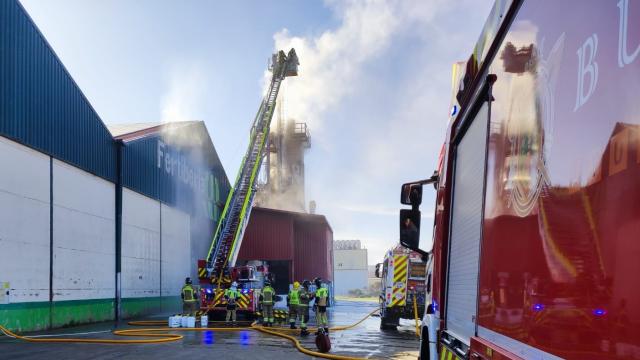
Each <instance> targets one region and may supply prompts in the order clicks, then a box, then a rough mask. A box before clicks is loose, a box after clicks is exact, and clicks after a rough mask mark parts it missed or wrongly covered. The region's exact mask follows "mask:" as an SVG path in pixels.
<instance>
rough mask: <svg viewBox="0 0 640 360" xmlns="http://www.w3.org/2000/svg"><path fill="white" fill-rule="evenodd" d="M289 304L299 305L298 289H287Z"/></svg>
mask: <svg viewBox="0 0 640 360" xmlns="http://www.w3.org/2000/svg"><path fill="white" fill-rule="evenodd" d="M289 305H300V290H295V289H293V290H291V291H289Z"/></svg>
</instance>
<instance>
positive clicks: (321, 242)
mask: <svg viewBox="0 0 640 360" xmlns="http://www.w3.org/2000/svg"><path fill="white" fill-rule="evenodd" d="M332 251H333V232H332V230H331V227H329V224H328V223H327V221H326V219H325V218H324V216H319V215H309V214H304V213H294V212H288V211H280V210H273V209H265V208H254V209H253V210H252V211H251V218H250V219H249V225H247V230H246V231H245V234H244V238H243V240H242V245H241V247H240V253H239V255H238V260H241V261H242V260H267V261H268V260H292V264H293V269H292V274H290V275H291V277H292V278H293V279H294V280H297V281H302V280H304V279H308V280H313V278H315V277H316V276H319V277H322V278H323V279H328V280H332V268H333V261H332V258H333V256H332V255H333V254H332Z"/></svg>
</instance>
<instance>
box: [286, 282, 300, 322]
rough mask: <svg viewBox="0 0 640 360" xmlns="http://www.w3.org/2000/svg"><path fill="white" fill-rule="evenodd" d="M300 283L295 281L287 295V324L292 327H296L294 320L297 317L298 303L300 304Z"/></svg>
mask: <svg viewBox="0 0 640 360" xmlns="http://www.w3.org/2000/svg"><path fill="white" fill-rule="evenodd" d="M299 292H300V283H299V282H297V281H295V282H294V283H293V286H292V287H291V290H289V295H287V306H288V307H289V325H290V327H291V328H292V329H296V320H297V317H298V305H300V293H299Z"/></svg>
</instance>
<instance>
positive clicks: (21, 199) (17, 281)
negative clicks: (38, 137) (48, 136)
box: [0, 137, 50, 302]
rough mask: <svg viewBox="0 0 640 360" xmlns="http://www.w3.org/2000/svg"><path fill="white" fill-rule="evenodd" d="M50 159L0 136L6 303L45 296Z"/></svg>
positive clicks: (0, 276) (0, 238) (0, 273)
mask: <svg viewBox="0 0 640 360" xmlns="http://www.w3.org/2000/svg"><path fill="white" fill-rule="evenodd" d="M49 161H50V159H49V157H48V156H46V155H43V154H41V153H39V152H36V151H34V150H31V149H29V148H27V147H25V146H22V145H19V144H18V143H16V142H13V141H10V140H8V139H6V138H4V137H0V169H1V170H0V283H2V282H9V283H10V289H11V290H10V295H9V301H10V302H31V301H48V300H49V241H50V238H49V216H50V211H49V207H50V203H49V194H50V189H49V165H50V164H49Z"/></svg>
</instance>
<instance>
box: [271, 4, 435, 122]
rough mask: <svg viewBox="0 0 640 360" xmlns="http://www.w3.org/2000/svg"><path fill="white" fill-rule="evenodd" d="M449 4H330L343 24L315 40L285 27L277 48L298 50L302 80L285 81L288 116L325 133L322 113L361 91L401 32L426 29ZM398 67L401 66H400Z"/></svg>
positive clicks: (279, 36) (277, 39)
mask: <svg viewBox="0 0 640 360" xmlns="http://www.w3.org/2000/svg"><path fill="white" fill-rule="evenodd" d="M446 3H447V2H446V1H441V0H435V1H424V0H416V1H411V0H406V1H405V0H403V1H349V2H346V3H343V2H337V1H329V2H328V5H329V6H330V7H331V8H332V9H333V10H334V12H335V14H336V16H338V17H339V18H340V20H341V26H340V27H338V28H337V29H334V30H327V31H325V32H323V33H322V34H320V35H318V36H315V37H299V36H294V35H292V34H291V33H290V32H289V30H287V29H283V30H281V31H280V32H278V33H276V34H275V35H274V40H275V48H276V49H284V50H285V51H286V50H288V49H290V48H292V47H293V48H295V49H296V52H297V54H298V57H299V58H300V76H298V77H297V78H289V79H287V81H286V82H285V85H284V87H285V89H286V97H287V106H286V111H287V116H288V117H292V118H295V119H298V120H300V121H306V122H307V123H308V124H309V126H310V127H311V129H312V130H313V131H314V132H317V131H322V126H323V125H322V114H323V112H324V111H325V110H327V109H329V108H332V107H334V106H336V105H337V104H339V102H340V101H341V99H343V98H344V97H345V96H347V95H349V94H350V93H352V92H354V91H356V90H358V85H357V83H358V79H359V78H360V76H361V75H362V68H363V65H364V64H365V63H367V62H368V61H370V60H372V59H374V58H376V57H378V56H380V55H382V54H384V51H385V50H386V49H387V48H388V47H389V45H390V44H391V43H392V42H393V38H394V36H395V35H397V34H398V33H399V32H401V31H406V30H407V29H411V31H417V32H419V31H420V30H422V29H423V27H424V25H425V24H428V23H429V22H430V20H431V19H432V17H433V16H434V15H435V14H436V13H437V11H436V10H437V9H438V8H440V7H442V6H444V4H446ZM398 66H402V65H401V64H398Z"/></svg>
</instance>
